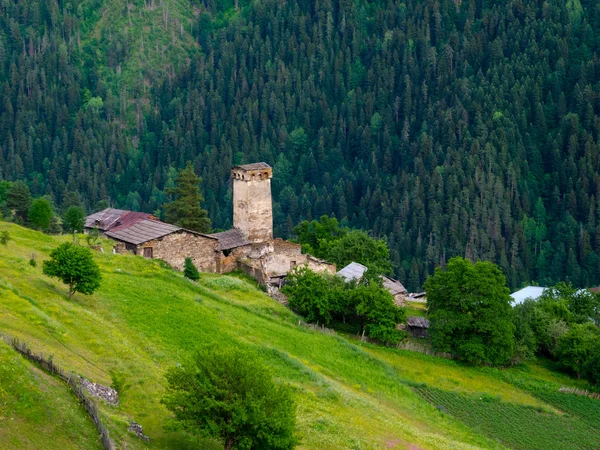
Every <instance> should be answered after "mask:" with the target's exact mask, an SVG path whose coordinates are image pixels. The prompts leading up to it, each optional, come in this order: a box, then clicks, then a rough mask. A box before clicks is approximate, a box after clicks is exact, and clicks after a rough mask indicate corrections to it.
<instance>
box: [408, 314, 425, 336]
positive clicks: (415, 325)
mask: <svg viewBox="0 0 600 450" xmlns="http://www.w3.org/2000/svg"><path fill="white" fill-rule="evenodd" d="M406 328H407V330H408V332H409V333H410V335H411V336H412V337H419V338H426V337H429V332H428V331H427V330H428V329H429V320H427V319H426V318H425V317H419V316H408V317H407V318H406Z"/></svg>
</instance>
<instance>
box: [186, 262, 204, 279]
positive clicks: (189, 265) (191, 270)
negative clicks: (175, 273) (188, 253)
mask: <svg viewBox="0 0 600 450" xmlns="http://www.w3.org/2000/svg"><path fill="white" fill-rule="evenodd" d="M183 276H184V277H186V278H188V279H190V280H192V281H198V280H199V279H200V272H198V269H197V268H196V266H195V265H194V262H193V261H192V258H189V257H188V258H185V263H184V267H183Z"/></svg>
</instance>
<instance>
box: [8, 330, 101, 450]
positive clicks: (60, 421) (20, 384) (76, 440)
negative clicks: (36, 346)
mask: <svg viewBox="0 0 600 450" xmlns="http://www.w3.org/2000/svg"><path fill="white" fill-rule="evenodd" d="M49 442H50V443H52V446H53V448H74V449H75V448H76V449H86V450H87V449H90V450H91V449H102V445H101V443H100V440H99V439H98V434H97V432H96V428H95V427H94V425H93V423H92V421H91V420H90V419H88V417H87V416H86V414H85V411H84V410H83V408H82V407H81V406H80V405H79V402H78V401H77V398H76V397H75V395H74V394H73V393H72V392H70V390H69V388H68V387H67V386H66V385H65V384H64V383H62V382H61V381H60V380H58V379H56V378H54V377H51V376H49V375H47V374H45V373H44V372H42V371H41V370H39V369H38V368H36V367H35V366H33V365H32V364H30V363H29V362H27V361H26V360H24V359H23V358H22V357H21V356H20V355H18V354H17V353H16V352H15V351H14V350H13V349H12V348H11V347H9V346H8V345H6V344H5V343H3V342H2V341H1V340H0V448H3V449H13V448H15V449H16V448H18V449H32V450H36V449H40V448H48V443H49Z"/></svg>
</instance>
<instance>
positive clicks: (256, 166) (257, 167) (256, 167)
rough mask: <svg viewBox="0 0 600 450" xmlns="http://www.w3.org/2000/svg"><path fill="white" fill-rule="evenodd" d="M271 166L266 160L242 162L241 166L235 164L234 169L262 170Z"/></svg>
mask: <svg viewBox="0 0 600 450" xmlns="http://www.w3.org/2000/svg"><path fill="white" fill-rule="evenodd" d="M270 168H271V166H270V165H268V164H267V163H266V162H257V163H252V164H242V165H241V166H235V167H234V169H242V170H263V169H270Z"/></svg>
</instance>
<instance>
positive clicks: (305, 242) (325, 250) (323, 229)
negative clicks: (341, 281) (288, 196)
mask: <svg viewBox="0 0 600 450" xmlns="http://www.w3.org/2000/svg"><path fill="white" fill-rule="evenodd" d="M294 233H295V234H296V236H297V240H298V242H299V243H300V244H302V250H303V251H304V252H305V253H310V254H312V255H314V256H317V257H318V258H323V259H326V260H328V261H330V262H333V263H335V264H336V265H337V266H338V267H340V268H341V267H344V266H346V265H348V264H350V263H351V262H353V261H354V262H358V263H361V264H363V265H365V266H367V267H368V268H369V271H370V272H371V273H372V274H390V273H391V272H392V264H391V262H390V250H389V248H388V246H387V243H386V242H385V241H384V240H380V239H374V238H372V237H370V236H369V235H368V234H367V233H365V232H364V231H360V230H349V229H348V228H345V227H342V226H340V224H339V222H338V221H337V219H335V218H334V217H329V216H327V215H323V216H321V218H320V219H319V220H318V221H317V220H312V221H310V222H309V221H307V220H305V221H303V222H301V223H300V224H299V225H298V226H296V227H295V228H294Z"/></svg>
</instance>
